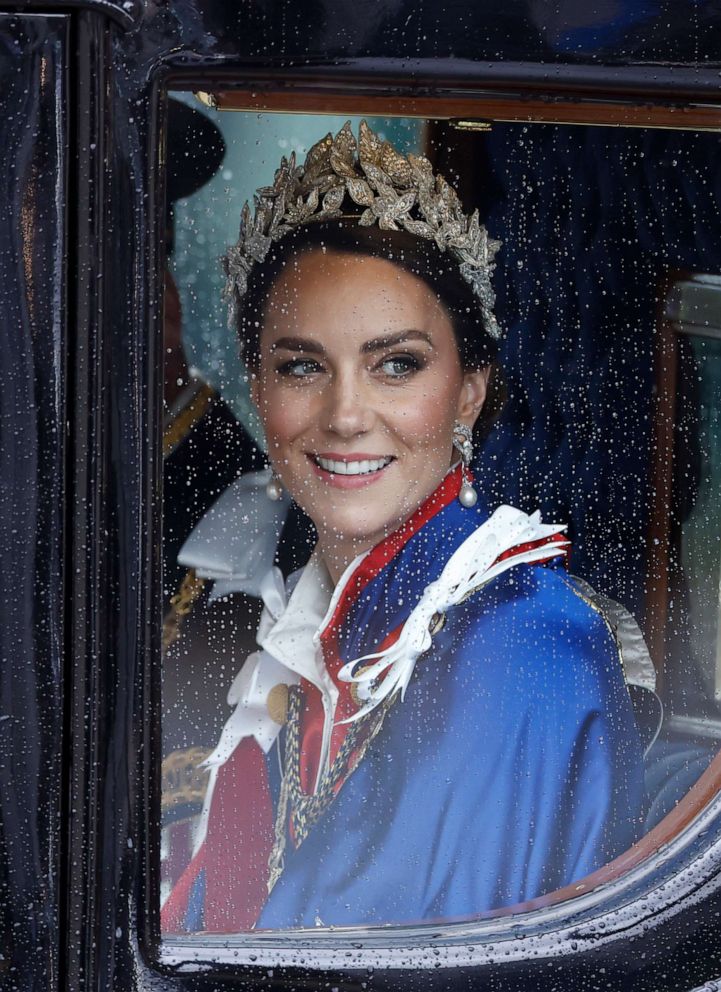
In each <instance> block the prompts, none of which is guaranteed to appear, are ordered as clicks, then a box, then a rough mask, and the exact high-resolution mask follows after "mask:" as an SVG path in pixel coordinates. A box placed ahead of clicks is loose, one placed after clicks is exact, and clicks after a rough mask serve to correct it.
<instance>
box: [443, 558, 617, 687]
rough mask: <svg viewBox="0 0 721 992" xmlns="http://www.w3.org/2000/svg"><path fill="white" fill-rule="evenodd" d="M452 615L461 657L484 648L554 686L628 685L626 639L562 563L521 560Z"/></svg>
mask: <svg viewBox="0 0 721 992" xmlns="http://www.w3.org/2000/svg"><path fill="white" fill-rule="evenodd" d="M454 613H455V616H454V617H453V618H451V617H450V616H449V617H448V620H449V621H451V623H450V624H449V628H450V629H449V633H452V636H453V641H454V649H453V650H454V655H455V657H456V658H457V659H458V662H459V663H460V664H461V665H463V664H466V665H469V666H472V667H473V668H474V670H475V671H477V670H478V658H479V657H480V656H481V655H482V656H483V658H484V659H487V661H488V663H492V661H493V659H494V658H496V659H498V660H499V661H500V662H501V663H502V665H503V667H504V669H507V670H508V671H509V672H513V671H519V670H522V671H523V673H524V677H525V678H527V679H528V678H530V679H540V680H542V682H543V683H544V684H546V685H549V686H552V685H554V684H557V683H559V682H561V683H564V684H568V682H569V680H571V679H572V680H573V681H574V683H575V684H576V686H577V687H578V686H580V685H581V684H582V683H587V685H588V687H589V688H592V687H593V686H595V685H599V684H600V683H603V684H604V685H605V686H606V687H607V688H608V687H618V686H623V685H624V681H625V679H624V671H623V665H622V659H621V655H620V652H619V646H618V644H617V642H616V640H615V637H614V634H613V629H612V627H611V624H610V623H609V619H608V617H607V616H606V614H605V612H604V611H603V609H602V608H601V607H600V606H598V605H597V604H595V603H594V602H593V601H592V599H591V597H590V596H589V595H588V587H585V586H584V585H581V584H579V583H578V582H577V580H576V579H574V577H573V576H571V575H569V574H568V573H567V572H566V571H565V569H564V568H563V567H562V566H554V565H533V564H524V565H518V566H517V567H515V568H514V569H512V570H510V571H509V572H506V573H504V574H503V575H500V576H498V577H497V578H496V579H495V580H494V581H493V582H491V583H489V584H488V585H487V586H485V587H483V588H481V589H479V590H477V591H476V592H475V593H474V594H473V595H471V596H470V597H469V598H468V599H467V600H466V601H465V602H464V603H462V604H461V605H460V606H459V607H457V608H456V610H455V611H454Z"/></svg>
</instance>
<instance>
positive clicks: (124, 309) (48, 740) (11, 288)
mask: <svg viewBox="0 0 721 992" xmlns="http://www.w3.org/2000/svg"><path fill="white" fill-rule="evenodd" d="M14 6H17V4H15V5H14ZM22 6H23V7H26V8H28V9H33V8H35V9H38V10H39V9H42V10H44V11H47V10H52V9H57V10H66V9H67V8H68V7H70V6H72V7H73V11H72V13H71V14H68V15H66V16H60V15H58V16H55V17H47V16H44V15H43V16H41V15H40V14H38V15H37V16H34V17H31V16H27V15H26V16H23V17H4V16H2V17H0V45H3V46H4V48H3V55H2V58H0V106H2V108H3V125H2V126H3V141H2V142H1V143H0V175H2V176H12V177H13V182H12V183H10V184H9V185H8V184H0V203H2V205H3V209H4V210H5V211H7V213H8V215H9V216H8V219H9V226H7V225H6V224H5V223H4V222H3V224H2V226H1V227H0V286H1V287H2V288H0V314H2V321H3V325H7V328H8V330H7V331H5V333H4V334H3V344H4V347H3V349H2V351H0V376H1V377H2V383H3V390H2V393H1V394H0V396H1V400H0V402H1V403H2V409H3V413H4V417H3V419H2V421H0V431H1V433H0V438H1V439H2V448H1V449H0V460H2V465H3V468H2V476H1V478H2V487H3V488H2V492H3V496H4V501H3V502H4V508H3V514H2V516H0V528H2V529H3V530H4V532H3V534H2V544H1V545H0V546H1V547H2V548H3V553H4V554H7V557H8V561H7V563H6V565H5V567H4V568H3V573H2V575H3V578H2V581H3V583H4V590H3V592H4V604H5V611H6V612H5V615H4V617H5V618H9V620H10V622H8V620H7V619H5V623H4V624H3V625H2V626H0V639H2V640H3V667H2V671H0V705H1V707H2V708H0V716H1V717H5V716H8V717H9V719H8V720H2V721H1V722H0V810H1V811H2V824H3V828H2V829H3V838H4V841H3V843H4V845H5V850H4V852H3V859H4V860H3V864H4V865H7V868H5V869H3V867H2V865H0V872H2V871H3V870H4V871H5V872H6V877H3V876H2V874H0V886H6V887H7V888H6V889H5V892H2V890H1V889H0V901H2V902H3V904H4V906H5V908H4V910H0V921H2V933H3V939H5V940H6V941H7V946H3V947H2V948H0V953H2V955H3V959H2V960H0V986H2V988H3V989H4V988H5V987H8V988H13V987H16V988H18V989H48V990H55V989H56V988H62V989H67V990H72V992H75V990H79V989H83V988H87V989H98V990H100V989H102V990H105V989H117V990H119V992H129V990H136V989H138V990H139V989H163V990H172V989H193V990H198V992H200V990H208V992H210V990H211V989H212V990H220V989H223V988H226V987H244V988H289V987H290V988H299V989H302V988H309V989H310V988H313V989H315V988H319V987H331V988H332V987H344V988H389V989H391V988H392V989H397V988H399V987H408V988H413V989H422V988H449V987H453V988H469V989H470V988H474V989H481V988H484V989H485V988H489V989H490V988H494V989H496V988H499V989H516V988H529V989H530V988H533V989H552V988H553V989H586V988H588V989H591V988H596V987H600V988H608V989H621V988H630V987H633V988H634V989H649V990H651V989H674V990H678V989H682V988H691V987H693V986H694V985H700V984H702V983H703V982H704V981H707V980H709V979H711V978H712V977H713V976H714V975H718V974H721V939H720V938H719V935H718V924H717V920H718V914H719V912H721V899H720V898H719V890H720V889H721V885H720V884H719V879H718V872H719V866H721V854H720V853H719V851H718V850H717V847H718V844H717V846H716V848H714V850H713V851H711V852H710V853H708V854H706V855H704V854H703V850H704V848H705V846H706V845H707V844H708V840H709V838H710V837H711V836H713V835H714V831H716V833H718V816H717V815H716V818H715V819H714V815H715V814H714V815H711V814H710V815H709V825H708V831H709V832H708V833H707V835H706V836H705V837H702V838H698V839H695V840H694V841H693V843H691V844H690V845H689V846H688V847H683V846H681V847H680V848H679V849H678V850H675V851H674V852H670V853H669V856H668V857H667V858H665V859H664V862H663V864H660V863H657V862H658V859H656V862H655V863H654V864H649V865H648V866H646V868H645V869H644V871H643V872H642V873H641V874H640V875H639V877H638V878H636V879H635V880H633V881H632V883H629V884H628V885H626V886H625V887H624V886H621V887H619V889H618V890H617V891H616V892H615V895H614V899H615V903H613V901H612V903H611V905H612V909H611V910H610V915H609V917H608V921H609V922H608V923H607V924H605V926H604V928H599V927H598V925H597V922H596V923H594V920H597V915H598V914H597V913H596V910H594V907H593V905H585V906H584V907H576V908H575V909H574V913H573V915H572V916H571V917H570V918H568V919H565V920H562V919H561V918H559V919H555V918H554V916H553V914H547V916H546V917H544V918H543V919H539V920H538V921H537V923H536V931H535V933H528V934H526V937H525V938H523V939H524V940H525V944H524V948H525V949H526V951H527V953H529V954H532V956H531V957H530V958H528V959H527V960H523V959H521V958H520V957H518V956H517V955H516V954H515V953H514V948H517V947H518V946H519V940H520V939H521V938H520V936H516V935H515V934H514V932H513V931H508V930H506V932H505V934H503V933H501V934H500V936H499V939H498V941H497V942H496V945H492V946H488V945H486V946H484V947H481V946H479V945H480V941H478V940H476V939H475V938H473V937H471V936H469V935H467V934H466V933H464V932H463V930H461V931H456V932H453V930H452V929H451V931H448V932H446V933H443V934H441V933H440V931H435V930H434V931H433V933H428V932H426V936H425V941H426V943H427V945H428V949H427V954H426V957H427V966H423V967H420V968H418V969H414V970H413V972H408V971H404V968H406V967H408V962H409V954H408V952H407V950H406V948H407V947H408V946H409V944H410V942H411V937H410V935H402V934H399V935H397V936H395V937H391V938H388V937H384V936H383V935H381V936H380V937H377V938H375V939H376V940H377V941H378V942H379V946H378V947H377V949H376V950H375V951H374V950H373V949H372V945H373V938H372V939H371V940H370V941H365V943H366V944H369V945H370V947H371V950H370V954H369V955H365V956H364V955H359V954H358V953H355V952H357V951H358V950H362V948H360V949H359V948H358V947H357V946H353V945H350V946H349V950H348V953H347V954H346V953H345V952H343V954H342V955H341V956H340V958H336V961H335V964H333V962H332V960H331V958H329V957H328V955H327V954H326V952H325V951H324V950H322V949H320V948H317V944H318V940H317V939H314V937H313V935H311V936H310V938H309V943H310V947H309V948H306V949H305V950H304V949H303V944H302V943H301V944H300V945H299V947H298V950H297V951H296V952H292V951H291V952H289V951H288V950H287V946H286V948H285V949H283V948H282V947H280V948H278V949H277V951H276V952H275V957H276V959H280V958H281V957H283V958H284V959H285V963H284V964H283V965H282V966H280V967H278V966H276V967H270V966H269V965H266V964H261V963H260V962H261V961H262V958H263V955H262V954H261V955H260V957H259V963H258V965H257V966H256V967H252V966H251V967H241V968H239V967H238V966H237V965H235V964H233V963H232V949H230V951H228V950H225V951H222V957H223V959H224V960H226V961H227V962H228V963H227V964H224V965H214V964H212V963H211V962H210V961H207V962H205V964H201V965H199V964H195V965H193V966H188V967H189V968H190V970H189V971H188V970H187V968H186V969H185V973H184V969H183V968H182V967H180V966H178V965H177V964H172V963H171V962H170V961H166V963H165V964H157V963H156V962H157V960H158V944H157V924H158V921H157V912H156V909H155V898H156V888H155V886H157V870H156V861H157V844H158V806H159V804H158V781H157V779H158V769H159V740H158V728H159V710H158V707H159V691H158V690H159V629H160V609H161V608H160V584H159V568H160V529H159V524H160V521H159V505H160V489H159V487H160V471H159V465H160V458H159V438H160V430H159V423H160V395H159V392H160V383H161V375H160V368H161V348H160V316H159V314H160V285H161V282H160V272H161V265H162V259H161V256H160V252H161V247H162V233H161V232H162V227H163V190H162V172H161V170H160V168H159V162H160V138H161V134H162V127H163V95H162V91H163V88H164V86H165V84H166V83H167V82H168V81H169V80H170V79H171V78H172V79H174V80H175V81H176V84H178V83H179V84H182V85H187V86H188V87H190V86H192V85H199V86H200V85H202V86H203V87H204V88H210V87H211V85H212V83H213V82H216V83H217V82H221V81H222V82H224V83H226V84H228V83H232V82H236V83H242V82H243V81H246V82H247V81H248V80H251V81H254V82H255V81H258V82H261V83H262V82H263V80H265V82H266V84H267V83H268V81H269V80H270V79H271V78H273V77H277V74H278V73H280V74H282V75H283V76H284V78H285V79H286V80H289V81H293V80H297V79H300V78H303V77H308V76H310V77H322V78H323V79H324V80H325V81H326V82H328V81H331V80H337V81H339V83H342V84H343V85H350V86H353V87H356V88H360V89H363V88H365V89H368V90H372V89H378V88H380V89H381V90H383V89H385V90H386V91H387V90H388V89H389V88H393V89H395V90H397V91H404V92H405V91H408V90H416V91H418V90H421V91H425V92H430V93H438V94H439V95H442V94H443V93H444V92H450V91H457V89H458V88H459V87H460V88H466V89H467V90H468V91H469V92H472V91H476V92H477V91H479V90H481V89H496V90H497V89H501V88H502V89H503V90H504V91H506V92H513V93H518V94H522V93H524V92H529V91H533V92H543V93H552V92H553V93H557V94H568V95H570V94H575V95H578V94H592V93H593V94H604V93H605V94H609V95H610V94H616V95H621V96H623V97H625V98H629V99H640V98H642V97H643V98H647V99H653V98H663V97H665V98H674V99H676V100H684V99H692V98H694V97H696V98H698V97H703V98H705V99H716V100H718V98H719V83H720V78H719V66H718V60H719V52H720V51H721V48H720V47H719V40H720V37H719V36H720V34H721V10H719V7H718V5H717V4H715V3H712V2H703V3H696V4H690V3H689V4H686V3H678V2H668V0H667V2H657V3H647V4H637V3H631V2H626V3H624V2H610V0H608V2H604V3H596V4H594V5H593V6H592V7H591V8H590V9H589V8H588V7H584V8H583V9H582V10H579V5H578V3H571V0H563V2H561V3H560V4H553V5H552V4H545V3H537V2H533V0H528V2H520V0H512V2H510V3H506V4H504V5H503V7H502V9H501V10H499V5H498V4H497V3H486V2H483V3H481V2H478V0H463V2H456V3H450V4H449V3H446V4H443V5H441V4H438V3H436V2H432V0H423V2H421V3H418V2H413V3H411V2H410V0H383V2H370V0H365V2H358V0H354V2H342V3H338V2H334V0H303V2H291V0H282V2H280V0H278V2H274V0H255V2H252V3H250V2H248V3H243V4H231V3H227V2H222V0H206V2H198V0H170V2H167V3H162V2H152V3H150V2H149V3H147V4H146V5H145V6H144V7H143V8H140V7H130V6H128V5H125V4H122V3H116V2H113V3H111V2H110V0H87V2H85V0H73V3H72V4H57V3H53V2H46V3H44V4H40V3H37V2H34V0H24V2H23V4H22ZM69 24H71V25H72V34H71V36H70V37H71V39H72V51H73V58H72V75H71V76H70V88H69V89H67V88H66V74H65V62H64V59H65V55H64V52H65V48H64V46H65V42H66V37H67V31H68V25H69ZM659 63H660V64H659ZM68 121H70V131H69V132H67V125H68ZM28 122H30V126H29V123H28ZM66 133H69V135H70V140H71V148H72V156H71V157H70V158H69V159H66V157H65V154H66V153H65V142H66ZM66 169H67V170H68V185H67V186H66V185H65V179H64V177H65V175H66ZM56 193H57V194H58V195H57V197H56ZM65 203H67V209H68V211H69V221H70V223H69V227H68V229H67V232H66V228H65V226H64V221H63V204H65ZM28 209H30V210H31V211H32V210H35V211H36V214H34V215H33V214H32V213H31V214H28ZM28 216H36V217H37V218H38V222H37V223H36V224H35V225H31V226H30V227H28V226H27V225H26V226H25V227H23V219H24V218H27V217H28ZM22 238H25V241H24V242H23V240H22ZM66 246H67V251H65V249H66ZM24 247H27V248H28V251H25V252H23V250H22V249H23V248H24ZM64 260H65V261H64ZM40 272H42V279H40V276H39V275H38V273H40ZM29 275H30V276H34V277H35V278H34V280H31V279H29ZM66 294H67V295H69V297H70V300H69V303H70V314H71V320H70V321H69V327H70V328H71V330H72V334H70V335H68V337H67V341H66V340H65V295H66ZM4 330H5V328H4ZM66 365H67V374H64V369H65V366H66ZM66 391H67V395H68V396H69V398H70V403H69V407H68V410H67V419H68V421H69V425H70V431H69V447H68V452H67V474H68V480H69V482H68V484H69V489H68V497H67V503H66V511H67V512H66V514H65V516H63V512H62V511H63V492H64V479H65V475H64V471H63V465H64V462H63V458H64V450H63V425H64V424H65V421H66V410H65V407H64V399H65V395H66ZM5 506H7V507H9V508H10V512H8V511H7V510H6V509H5ZM64 521H65V523H64ZM64 528H65V529H64ZM28 535H29V536H30V540H28ZM64 574H65V575H66V576H67V584H66V585H65V586H64V585H63V575H64ZM63 595H65V609H64V610H63V609H62V597H63ZM63 618H65V627H64V628H63ZM63 654H64V659H65V662H64V664H65V669H64V672H62V663H61V657H62V655H63ZM61 673H62V676H63V677H62V680H61ZM61 685H63V686H64V694H65V734H64V739H63V743H62V764H61V762H60V753H61V719H60V714H61V712H62V702H63V699H62V693H61ZM21 716H22V719H20V717H21ZM10 755H12V760H11V758H10ZM61 782H63V783H64V785H65V789H64V793H63V800H64V807H63V816H62V823H63V827H64V834H63V837H62V843H61V838H60V836H59V832H58V823H59V821H58V814H59V804H60V783H61ZM699 858H702V859H703V858H705V866H704V867H698V859H699ZM59 866H61V867H62V883H61V885H60V886H59V885H58V881H57V878H58V876H57V872H58V867H59ZM659 879H660V880H661V881H663V882H664V885H663V887H662V888H661V889H660V890H659V888H658V883H659ZM8 891H9V893H10V896H9V897H8V898H6V895H5V893H6V892H8ZM58 892H60V894H61V898H60V899H59V898H58ZM633 899H638V902H635V903H634V902H633ZM31 901H32V909H31V910H30V909H29V908H28V906H29V903H30V902H31ZM629 902H630V908H627V907H628V904H629ZM594 914H596V915H594ZM466 929H467V928H466ZM7 935H12V939H8V937H7ZM316 937H317V935H316ZM413 939H414V940H416V941H417V939H418V935H416V936H415V937H414V938H413ZM283 942H284V939H282V940H281V941H280V943H281V944H283ZM361 942H363V941H361ZM357 943H358V942H357V941H356V944H357ZM380 944H385V945H388V949H387V950H381V947H380ZM505 950H508V951H509V953H508V954H505V953H504V952H505ZM268 953H269V954H270V955H271V958H272V957H273V955H274V952H273V950H272V947H271V948H270V950H269V951H268ZM368 957H370V959H371V960H373V958H374V957H375V959H376V960H377V962H380V961H381V960H383V962H384V967H383V968H375V969H373V968H370V970H369V967H368ZM360 958H363V960H362V962H361V960H360ZM320 959H325V964H326V966H328V967H331V968H332V971H331V972H326V973H325V974H323V975H318V973H317V972H314V970H313V968H312V965H313V963H314V961H316V960H320ZM8 961H9V962H10V963H9V964H8ZM339 962H340V963H339ZM421 963H422V962H421ZM10 968H14V969H15V970H14V971H12V972H11V971H10ZM200 969H203V970H200ZM58 976H59V977H58ZM6 982H9V983H11V984H7V986H6V984H5V983H6Z"/></svg>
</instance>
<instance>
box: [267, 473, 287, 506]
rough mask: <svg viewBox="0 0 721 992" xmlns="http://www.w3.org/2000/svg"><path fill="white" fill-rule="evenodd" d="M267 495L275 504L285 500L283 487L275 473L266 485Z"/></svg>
mask: <svg viewBox="0 0 721 992" xmlns="http://www.w3.org/2000/svg"><path fill="white" fill-rule="evenodd" d="M265 493H266V496H267V497H268V499H272V500H273V502H275V503H277V502H278V500H279V499H282V498H283V485H282V483H281V481H280V479H279V478H278V476H277V474H276V473H275V472H273V474H272V475H271V477H270V478H269V479H268V481H267V482H266V484H265Z"/></svg>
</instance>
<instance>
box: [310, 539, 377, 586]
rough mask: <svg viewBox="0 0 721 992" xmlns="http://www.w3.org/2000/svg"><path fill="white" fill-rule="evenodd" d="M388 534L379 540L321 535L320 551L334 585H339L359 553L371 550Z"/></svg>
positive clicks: (319, 540) (319, 541)
mask: <svg viewBox="0 0 721 992" xmlns="http://www.w3.org/2000/svg"><path fill="white" fill-rule="evenodd" d="M386 536H387V535H385V534H381V535H380V536H379V538H378V540H373V539H372V538H366V539H365V540H363V541H360V540H359V541H353V540H349V539H347V538H345V539H343V538H341V537H339V536H338V535H337V534H331V535H325V536H319V538H318V553H319V554H320V557H321V560H322V561H323V564H324V565H325V567H326V569H327V570H328V574H329V575H330V578H331V582H332V583H333V585H334V586H337V585H338V583H339V582H340V579H341V576H342V575H343V573H344V572H345V570H346V569H347V568H348V566H349V565H350V563H351V562H352V561H354V560H355V559H356V558H357V557H358V555H362V554H363V553H364V552H366V551H370V550H371V548H374V547H375V546H376V544H378V543H379V542H380V541H382V540H383V538H384V537H386Z"/></svg>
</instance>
